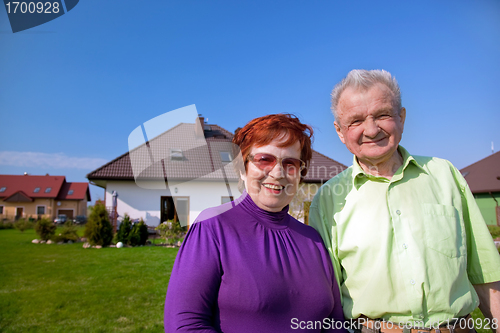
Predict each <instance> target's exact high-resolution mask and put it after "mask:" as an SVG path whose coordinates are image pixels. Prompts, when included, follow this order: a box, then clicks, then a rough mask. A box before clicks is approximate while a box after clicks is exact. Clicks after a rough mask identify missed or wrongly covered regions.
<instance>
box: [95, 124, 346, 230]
mask: <svg viewBox="0 0 500 333" xmlns="http://www.w3.org/2000/svg"><path fill="white" fill-rule="evenodd" d="M232 138H233V134H232V133H231V132H229V131H227V130H225V129H224V128H222V127H220V126H218V125H213V124H205V123H204V118H202V117H199V118H198V119H197V121H196V123H194V124H186V123H181V124H178V125H177V126H175V127H173V128H171V129H169V130H167V131H165V132H164V133H162V134H160V135H158V136H157V137H155V138H154V139H151V140H150V141H148V142H146V143H145V144H143V145H141V146H139V147H137V148H135V149H132V150H131V151H130V152H127V153H125V154H123V155H121V156H119V157H117V158H115V159H114V160H112V161H111V162H109V163H107V164H105V165H103V166H101V167H100V168H98V169H96V170H95V171H92V172H91V173H89V174H88V175H87V178H88V179H89V181H90V183H91V184H94V185H96V186H99V187H102V188H103V189H105V202H106V206H107V207H108V209H109V208H111V206H113V205H114V204H113V192H115V193H116V194H117V197H116V201H115V202H116V209H117V213H118V215H119V216H121V217H123V216H124V214H128V215H129V216H130V217H131V218H133V219H138V218H142V219H143V220H144V221H145V222H146V223H147V224H148V225H149V226H157V225H158V224H159V223H160V222H164V221H166V220H179V221H180V222H181V224H183V225H186V224H187V225H188V226H189V225H190V224H192V223H193V222H194V220H195V219H196V217H197V216H198V214H199V213H200V212H201V211H202V210H204V209H206V208H209V207H214V206H218V205H221V204H223V203H226V202H229V201H231V200H233V199H234V198H237V197H238V196H239V195H240V191H239V190H238V180H239V177H238V175H237V174H236V172H235V170H234V167H233V163H232V161H233V159H234V158H235V156H233V149H232V148H233V144H232V141H231V140H232ZM240 156H241V155H240ZM344 169H346V166H345V165H343V164H341V163H338V162H336V161H334V160H332V159H330V158H328V157H326V156H324V155H322V154H320V153H318V152H313V161H312V163H311V168H310V171H309V174H308V176H307V177H306V179H305V184H304V186H303V187H302V188H301V191H300V192H299V195H298V196H297V198H302V200H300V201H297V200H296V201H297V202H296V206H295V208H292V209H291V211H292V213H293V211H294V210H296V211H297V212H298V211H300V210H301V209H302V201H310V200H312V196H313V195H314V194H315V193H316V191H317V189H318V188H319V186H320V185H321V184H322V183H324V182H326V181H327V180H328V179H330V178H332V177H333V176H335V175H336V174H338V173H340V172H342V171H343V170H344ZM295 215H300V214H295ZM299 217H301V216H299Z"/></svg>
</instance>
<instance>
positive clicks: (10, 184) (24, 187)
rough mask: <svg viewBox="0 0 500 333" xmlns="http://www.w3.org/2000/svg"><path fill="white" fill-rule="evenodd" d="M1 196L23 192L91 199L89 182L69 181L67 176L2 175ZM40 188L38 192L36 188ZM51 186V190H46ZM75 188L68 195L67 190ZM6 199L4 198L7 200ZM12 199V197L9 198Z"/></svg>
mask: <svg viewBox="0 0 500 333" xmlns="http://www.w3.org/2000/svg"><path fill="white" fill-rule="evenodd" d="M3 187H5V188H6V189H5V191H4V192H0V198H5V199H7V198H9V197H11V196H12V195H14V194H16V193H21V192H22V193H23V195H24V196H26V197H28V198H32V199H35V198H53V199H56V198H59V199H62V198H64V199H75V200H83V199H87V201H90V192H89V184H88V183H68V182H66V177H65V176H50V175H48V174H47V175H45V176H32V175H0V189H1V188H3ZM37 188H38V192H35V189H37ZM48 188H50V191H49V192H46V190H47V189H48ZM69 189H73V190H74V191H73V192H74V193H73V195H71V196H67V197H66V195H67V191H66V192H64V191H65V190H69ZM5 199H4V200H5ZM9 200H10V201H12V200H13V199H12V198H9Z"/></svg>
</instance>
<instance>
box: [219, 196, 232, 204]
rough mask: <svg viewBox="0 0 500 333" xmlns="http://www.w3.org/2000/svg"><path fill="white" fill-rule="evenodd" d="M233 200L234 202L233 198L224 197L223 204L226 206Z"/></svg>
mask: <svg viewBox="0 0 500 333" xmlns="http://www.w3.org/2000/svg"><path fill="white" fill-rule="evenodd" d="M233 200H234V199H233V197H222V198H221V203H223V204H225V203H228V202H231V201H233Z"/></svg>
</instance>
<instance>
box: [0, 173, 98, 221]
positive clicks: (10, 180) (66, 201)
mask: <svg viewBox="0 0 500 333" xmlns="http://www.w3.org/2000/svg"><path fill="white" fill-rule="evenodd" d="M88 201H90V191H89V184H88V183H70V182H67V181H66V177H65V176H50V175H48V174H47V175H45V176H32V175H28V174H24V175H0V218H2V219H9V220H14V219H18V218H20V217H23V218H29V217H32V218H48V219H54V218H56V217H57V216H58V215H61V214H65V215H66V216H67V217H68V218H69V219H72V218H74V217H76V216H77V215H87V202H88Z"/></svg>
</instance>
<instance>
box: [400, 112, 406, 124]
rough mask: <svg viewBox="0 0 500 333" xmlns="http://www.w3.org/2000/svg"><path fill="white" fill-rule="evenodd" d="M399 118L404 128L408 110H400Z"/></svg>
mask: <svg viewBox="0 0 500 333" xmlns="http://www.w3.org/2000/svg"><path fill="white" fill-rule="evenodd" d="M399 118H400V119H401V126H402V127H403V128H404V126H405V119H406V109H405V108H401V110H399Z"/></svg>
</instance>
